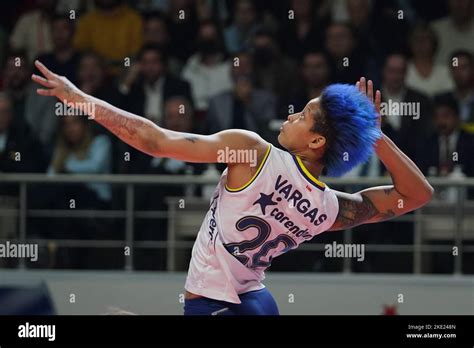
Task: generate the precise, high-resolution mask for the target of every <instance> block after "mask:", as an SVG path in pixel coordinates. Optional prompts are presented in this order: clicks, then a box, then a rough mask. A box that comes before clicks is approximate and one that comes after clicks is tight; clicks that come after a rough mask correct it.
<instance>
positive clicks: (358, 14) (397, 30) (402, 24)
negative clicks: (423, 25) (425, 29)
mask: <svg viewBox="0 0 474 348" xmlns="http://www.w3.org/2000/svg"><path fill="white" fill-rule="evenodd" d="M406 5H407V4H406V3H403V4H401V3H400V2H398V1H390V0H388V1H387V0H385V1H370V0H347V1H346V6H347V10H348V15H349V18H348V23H349V24H350V25H351V27H352V28H353V30H354V36H355V38H356V39H355V40H356V42H357V46H358V48H357V49H358V51H360V52H365V53H368V54H369V55H370V56H371V57H374V58H375V62H376V63H377V64H376V65H375V64H372V63H371V64H370V65H369V66H368V67H369V68H371V69H370V72H369V75H368V76H372V80H376V78H378V77H379V71H380V70H381V66H382V65H383V61H384V59H385V57H386V56H387V55H388V54H389V53H390V52H393V51H402V50H404V49H405V48H406V36H407V34H408V25H407V21H408V20H409V19H408V18H407V17H409V11H408V9H407V8H406ZM401 7H402V8H403V9H402V11H403V14H404V16H406V17H404V18H403V20H400V18H399V11H400V8H401ZM387 38H390V39H389V40H387ZM374 82H375V83H376V84H378V83H377V82H380V81H378V80H377V81H374Z"/></svg>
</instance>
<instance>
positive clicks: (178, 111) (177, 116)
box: [134, 96, 206, 269]
mask: <svg viewBox="0 0 474 348" xmlns="http://www.w3.org/2000/svg"><path fill="white" fill-rule="evenodd" d="M193 120H194V114H193V109H192V106H191V103H190V102H189V100H187V99H186V98H183V97H179V96H178V97H171V98H170V99H168V100H167V101H166V102H165V105H164V115H163V127H165V128H166V129H170V130H173V131H177V132H192V131H193ZM135 163H136V167H137V168H134V172H135V173H141V174H153V175H182V174H201V173H202V172H203V169H204V167H205V166H206V165H205V164H202V163H186V162H183V161H178V160H175V159H171V158H160V157H156V158H151V157H149V156H146V155H143V156H141V161H140V163H137V161H135ZM135 190H136V198H135V202H136V203H135V207H136V209H137V210H154V211H166V210H167V209H168V204H167V202H166V198H167V197H183V196H187V195H188V194H191V195H196V194H198V192H195V190H194V188H193V187H192V185H180V186H176V185H166V186H164V185H157V186H155V185H146V186H143V185H141V186H137V187H136V189H135ZM151 221H153V222H151ZM151 221H150V220H148V219H147V220H144V219H141V220H136V225H135V226H136V227H135V231H136V233H135V238H136V239H137V240H161V241H165V240H166V238H167V235H166V233H156V232H157V231H156V226H160V229H161V231H166V229H167V224H168V220H167V219H163V218H160V219H156V220H151ZM135 255H136V259H135V260H136V262H135V267H136V268H137V269H156V268H158V269H164V268H165V267H166V253H165V252H158V253H157V252H156V251H155V250H145V249H142V250H137V252H136V254H135Z"/></svg>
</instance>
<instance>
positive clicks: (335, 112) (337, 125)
mask: <svg viewBox="0 0 474 348" xmlns="http://www.w3.org/2000/svg"><path fill="white" fill-rule="evenodd" d="M320 103H321V109H322V112H323V118H324V120H323V126H324V125H325V124H326V122H324V121H327V124H326V126H327V127H324V128H327V129H328V130H329V136H327V138H326V140H327V143H328V147H327V149H326V152H325V154H324V159H323V160H324V164H325V167H326V172H327V174H328V175H329V176H334V177H337V176H341V175H343V174H345V173H347V172H348V171H350V170H351V169H352V168H354V167H355V166H356V165H358V164H359V163H364V162H367V161H368V160H369V158H370V157H371V156H372V154H373V152H374V144H375V142H376V141H377V139H379V138H380V137H381V131H380V129H379V127H378V124H377V113H376V111H375V107H374V105H373V104H372V103H371V102H370V101H369V99H368V98H367V97H366V96H365V95H364V94H362V93H361V92H360V91H359V90H358V89H357V88H356V87H355V86H352V85H346V84H333V85H330V86H328V87H326V88H325V89H324V91H323V93H322V94H321V98H320ZM315 131H318V120H316V122H315ZM322 133H325V132H322ZM323 135H325V134H323Z"/></svg>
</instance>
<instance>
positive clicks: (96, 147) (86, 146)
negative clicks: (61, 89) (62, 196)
mask: <svg viewBox="0 0 474 348" xmlns="http://www.w3.org/2000/svg"><path fill="white" fill-rule="evenodd" d="M60 127H61V128H60V132H59V138H58V141H57V143H56V147H55V149H54V155H53V159H52V161H51V164H50V166H49V169H48V173H50V174H58V173H70V174H106V173H110V171H111V143H110V139H109V137H108V136H106V135H94V134H93V131H92V127H91V123H90V122H89V120H88V118H87V117H84V116H62V117H61V125H60ZM85 186H86V188H87V189H88V191H90V192H88V195H87V196H86V195H83V197H84V198H85V197H87V201H88V203H91V202H92V204H93V205H95V204H97V205H100V203H105V202H108V201H109V200H110V199H111V192H110V187H109V185H108V184H101V183H87V184H85Z"/></svg>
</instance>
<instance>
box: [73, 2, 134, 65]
mask: <svg viewBox="0 0 474 348" xmlns="http://www.w3.org/2000/svg"><path fill="white" fill-rule="evenodd" d="M95 5H96V9H95V10H93V11H91V12H88V13H86V14H84V15H83V16H81V17H80V18H79V24H78V27H77V30H76V34H75V37H74V46H75V47H76V48H77V49H78V50H79V51H81V52H84V51H92V52H95V53H97V54H98V55H99V56H101V57H102V58H104V59H105V62H106V64H107V66H109V67H110V69H109V72H111V73H113V74H117V73H118V72H119V71H120V70H121V69H122V68H123V67H124V59H125V58H126V57H129V58H130V59H131V58H132V57H133V56H135V54H136V53H137V52H138V50H139V49H140V47H141V46H142V42H143V23H142V19H141V17H140V15H139V14H138V13H137V12H136V11H135V10H133V9H131V8H130V7H128V5H126V4H124V1H122V0H95Z"/></svg>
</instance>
